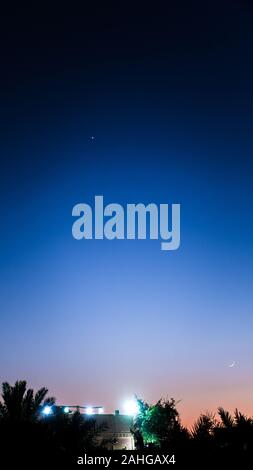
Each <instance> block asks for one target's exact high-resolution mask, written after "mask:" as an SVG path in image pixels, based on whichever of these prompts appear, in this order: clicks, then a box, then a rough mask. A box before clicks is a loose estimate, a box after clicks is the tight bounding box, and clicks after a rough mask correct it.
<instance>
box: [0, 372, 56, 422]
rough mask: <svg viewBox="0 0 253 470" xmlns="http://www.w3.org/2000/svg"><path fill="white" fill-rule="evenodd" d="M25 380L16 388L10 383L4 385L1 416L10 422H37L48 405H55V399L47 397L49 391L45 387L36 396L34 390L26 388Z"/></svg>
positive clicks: (0, 403)
mask: <svg viewBox="0 0 253 470" xmlns="http://www.w3.org/2000/svg"><path fill="white" fill-rule="evenodd" d="M26 386H27V383H26V381H25V380H20V381H17V382H16V383H15V384H14V386H12V385H10V384H9V383H8V382H4V383H3V384H2V402H0V415H1V417H2V419H5V420H9V421H35V420H36V419H38V416H39V411H40V410H41V408H42V407H43V406H45V405H46V404H48V405H53V404H54V403H55V398H53V397H48V398H46V395H47V393H48V390H47V389H46V388H45V387H43V388H41V389H40V390H38V392H37V393H36V394H35V395H34V391H33V390H32V389H28V390H27V388H26Z"/></svg>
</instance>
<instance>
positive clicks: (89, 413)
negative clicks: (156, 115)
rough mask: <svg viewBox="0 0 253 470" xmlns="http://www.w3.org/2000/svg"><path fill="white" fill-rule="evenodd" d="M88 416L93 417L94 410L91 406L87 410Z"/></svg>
mask: <svg viewBox="0 0 253 470" xmlns="http://www.w3.org/2000/svg"><path fill="white" fill-rule="evenodd" d="M86 414H87V415H93V408H91V406H88V408H86Z"/></svg>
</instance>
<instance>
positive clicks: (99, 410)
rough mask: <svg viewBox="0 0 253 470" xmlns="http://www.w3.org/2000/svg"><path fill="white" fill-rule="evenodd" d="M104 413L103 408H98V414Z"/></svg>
mask: <svg viewBox="0 0 253 470" xmlns="http://www.w3.org/2000/svg"><path fill="white" fill-rule="evenodd" d="M103 413H104V408H102V407H101V408H98V414H99V415H102V414H103Z"/></svg>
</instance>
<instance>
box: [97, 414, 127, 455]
mask: <svg viewBox="0 0 253 470" xmlns="http://www.w3.org/2000/svg"><path fill="white" fill-rule="evenodd" d="M92 418H93V419H95V422H96V427H97V428H100V429H101V432H100V433H99V435H98V437H97V442H98V444H100V445H101V444H102V445H104V446H105V447H106V448H107V449H109V450H133V449H135V445H134V437H133V434H132V433H131V427H132V423H133V418H132V416H128V415H121V414H120V413H119V412H118V410H116V411H115V414H114V415H113V414H93V415H92Z"/></svg>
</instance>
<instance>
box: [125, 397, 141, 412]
mask: <svg viewBox="0 0 253 470" xmlns="http://www.w3.org/2000/svg"><path fill="white" fill-rule="evenodd" d="M124 410H125V413H126V414H127V415H129V416H135V415H137V414H138V412H139V407H138V403H137V401H136V400H127V401H126V402H125V403H124Z"/></svg>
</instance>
